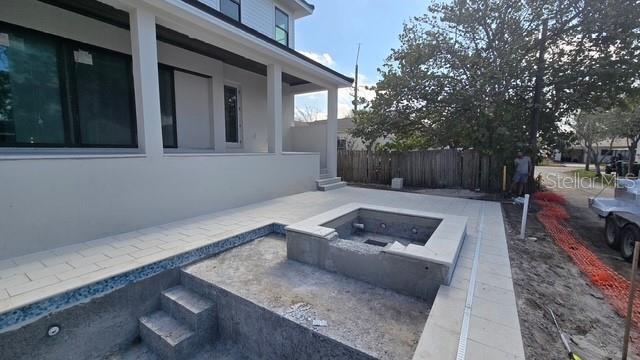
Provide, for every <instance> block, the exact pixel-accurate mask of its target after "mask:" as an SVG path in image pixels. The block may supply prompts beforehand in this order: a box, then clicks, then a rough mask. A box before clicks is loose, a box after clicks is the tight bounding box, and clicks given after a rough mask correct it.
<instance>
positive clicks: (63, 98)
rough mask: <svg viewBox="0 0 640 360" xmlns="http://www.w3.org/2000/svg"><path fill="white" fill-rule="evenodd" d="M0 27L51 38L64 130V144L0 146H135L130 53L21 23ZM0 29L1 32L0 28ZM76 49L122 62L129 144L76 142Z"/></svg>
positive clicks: (134, 108)
mask: <svg viewBox="0 0 640 360" xmlns="http://www.w3.org/2000/svg"><path fill="white" fill-rule="evenodd" d="M0 29H9V30H13V31H17V32H24V33H28V34H31V35H35V36H38V37H41V38H43V39H47V40H49V41H52V42H53V43H54V44H55V46H56V52H57V54H56V56H57V61H58V82H59V87H60V107H61V109H62V118H63V129H64V143H63V144H51V143H11V144H8V143H0V148H5V149H6V148H56V149H57V148H74V149H136V148H138V147H139V146H138V145H139V144H138V125H137V124H138V122H137V117H136V102H135V90H134V84H133V59H132V58H131V55H129V54H126V53H122V52H119V51H115V50H111V49H106V48H103V47H99V46H96V45H92V44H87V43H84V42H81V41H77V40H72V39H69V38H65V37H61V36H57V35H53V34H49V33H46V32H43V31H39V30H35V29H31V28H27V27H24V26H20V25H16V24H11V23H8V22H5V21H0ZM0 32H1V31H0ZM76 48H80V49H82V50H87V51H94V52H103V53H107V54H110V55H115V56H117V57H119V58H122V59H124V60H125V61H126V68H127V74H126V77H127V78H128V80H129V81H128V83H129V86H128V89H127V90H128V91H127V95H128V96H129V99H130V101H129V104H130V105H129V114H130V126H131V128H130V129H131V143H130V144H82V143H81V142H80V132H79V129H80V118H79V114H78V107H79V105H78V99H77V90H76V88H75V85H74V84H73V80H74V79H73V78H72V76H75V70H74V69H73V66H72V64H73V61H74V60H73V56H72V55H71V56H70V54H72V53H73V51H74V50H75V49H76Z"/></svg>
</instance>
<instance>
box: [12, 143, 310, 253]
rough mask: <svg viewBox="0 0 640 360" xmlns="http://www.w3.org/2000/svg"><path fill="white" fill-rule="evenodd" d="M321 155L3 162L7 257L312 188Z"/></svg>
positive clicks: (196, 156) (192, 156)
mask: <svg viewBox="0 0 640 360" xmlns="http://www.w3.org/2000/svg"><path fill="white" fill-rule="evenodd" d="M318 162H319V158H318V155H311V154H296V155H275V154H215V155H214V154H206V155H200V156H198V155H173V156H164V157H161V158H159V159H149V158H146V157H144V156H143V155H141V156H139V157H134V158H129V157H122V158H118V157H116V156H114V157H112V158H91V159H79V158H76V159H74V158H61V159H40V160H38V159H32V160H17V161H13V160H0V184H2V193H3V195H2V201H1V202H0V229H2V232H0V259H5V258H10V257H14V256H19V255H24V254H28V253H31V252H36V251H41V250H45V249H51V248H55V247H59V246H64V245H71V244H74V243H78V242H82V241H88V240H91V239H98V238H101V237H104V236H108V235H114V234H118V233H122V232H126V231H132V230H136V229H140V228H143V227H148V226H152V225H158V224H163V223H167V222H170V221H174V220H179V219H184V218H189V217H193V216H197V215H201V214H205V213H210V212H214V211H218V210H224V209H228V208H233V207H237V206H242V205H247V204H251V203H255V202H258V201H264V200H268V199H272V198H276V197H280V196H285V195H290V194H295V193H299V192H303V191H310V190H313V189H314V187H315V183H314V180H315V179H316V178H317V176H318V174H319V168H318Z"/></svg>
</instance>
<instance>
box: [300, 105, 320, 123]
mask: <svg viewBox="0 0 640 360" xmlns="http://www.w3.org/2000/svg"><path fill="white" fill-rule="evenodd" d="M294 117H295V121H300V122H313V121H318V120H320V119H319V117H320V110H318V108H315V107H312V106H310V105H305V106H304V107H303V108H296V112H295V116H294Z"/></svg>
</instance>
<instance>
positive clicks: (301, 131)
mask: <svg viewBox="0 0 640 360" xmlns="http://www.w3.org/2000/svg"><path fill="white" fill-rule="evenodd" d="M289 134H290V135H289V138H290V140H291V147H290V148H289V149H288V150H289V151H297V152H314V153H319V154H320V167H321V168H323V169H324V168H326V167H327V125H326V122H325V123H320V124H314V125H309V126H292V127H290V128H289Z"/></svg>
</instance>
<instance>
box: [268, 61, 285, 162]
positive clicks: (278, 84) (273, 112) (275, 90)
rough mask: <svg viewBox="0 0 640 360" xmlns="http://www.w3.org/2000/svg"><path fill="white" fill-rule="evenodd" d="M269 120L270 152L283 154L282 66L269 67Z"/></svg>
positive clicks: (271, 65)
mask: <svg viewBox="0 0 640 360" xmlns="http://www.w3.org/2000/svg"><path fill="white" fill-rule="evenodd" d="M267 120H268V122H269V152H270V153H274V154H281V153H282V66H280V65H278V64H269V65H268V66H267Z"/></svg>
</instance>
